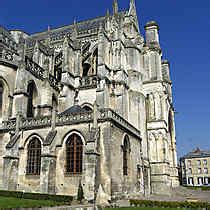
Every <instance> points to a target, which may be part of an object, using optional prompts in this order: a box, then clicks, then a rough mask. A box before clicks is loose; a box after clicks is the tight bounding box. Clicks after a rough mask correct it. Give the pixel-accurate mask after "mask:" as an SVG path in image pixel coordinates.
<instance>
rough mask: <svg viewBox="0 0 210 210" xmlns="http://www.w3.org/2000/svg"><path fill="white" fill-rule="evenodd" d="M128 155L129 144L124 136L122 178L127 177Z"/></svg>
mask: <svg viewBox="0 0 210 210" xmlns="http://www.w3.org/2000/svg"><path fill="white" fill-rule="evenodd" d="M129 153H130V142H129V138H128V136H125V138H124V142H123V176H127V175H128V157H129Z"/></svg>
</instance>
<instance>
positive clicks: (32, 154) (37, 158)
mask: <svg viewBox="0 0 210 210" xmlns="http://www.w3.org/2000/svg"><path fill="white" fill-rule="evenodd" d="M40 168H41V142H40V141H39V139H38V138H36V137H35V138H33V139H32V140H31V141H30V142H29V144H28V156H27V167H26V174H27V175H40Z"/></svg>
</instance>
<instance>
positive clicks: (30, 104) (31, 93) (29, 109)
mask: <svg viewBox="0 0 210 210" xmlns="http://www.w3.org/2000/svg"><path fill="white" fill-rule="evenodd" d="M34 88H35V85H34V82H33V81H30V82H29V84H28V88H27V93H28V104H27V117H33V116H34V105H33V102H34V101H33V98H34Z"/></svg>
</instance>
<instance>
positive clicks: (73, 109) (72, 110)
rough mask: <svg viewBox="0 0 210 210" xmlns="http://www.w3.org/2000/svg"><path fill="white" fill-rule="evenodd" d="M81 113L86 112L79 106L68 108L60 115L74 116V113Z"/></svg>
mask: <svg viewBox="0 0 210 210" xmlns="http://www.w3.org/2000/svg"><path fill="white" fill-rule="evenodd" d="M81 112H86V110H85V109H83V108H82V107H81V106H79V105H74V106H72V107H70V108H68V109H67V110H65V111H64V112H62V113H60V115H67V114H74V113H81Z"/></svg>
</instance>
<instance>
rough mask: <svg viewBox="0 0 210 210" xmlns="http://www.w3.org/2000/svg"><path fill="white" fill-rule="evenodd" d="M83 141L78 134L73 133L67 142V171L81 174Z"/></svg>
mask: <svg viewBox="0 0 210 210" xmlns="http://www.w3.org/2000/svg"><path fill="white" fill-rule="evenodd" d="M82 156H83V143H82V139H81V138H80V137H79V136H78V135H77V134H72V135H71V136H70V137H69V138H68V140H67V142H66V173H67V174H81V173H82V162H83V157H82Z"/></svg>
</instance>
